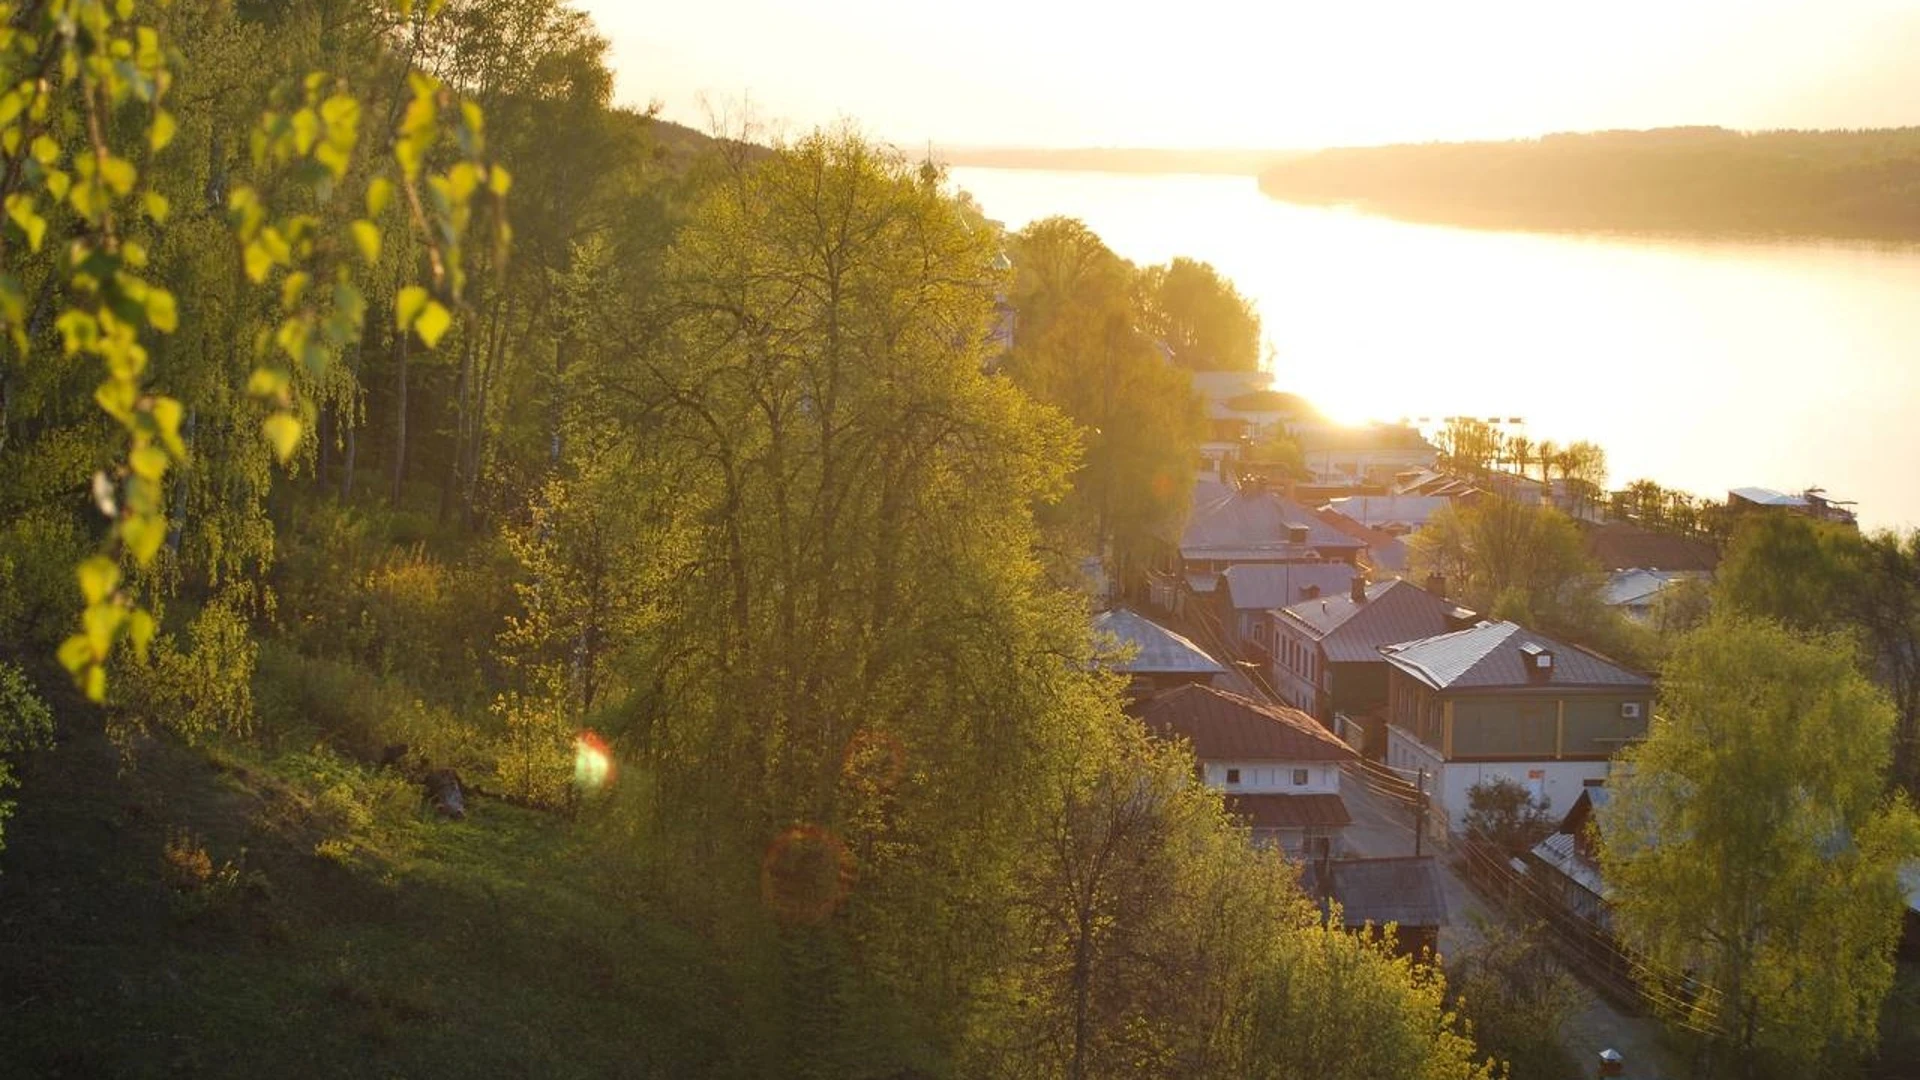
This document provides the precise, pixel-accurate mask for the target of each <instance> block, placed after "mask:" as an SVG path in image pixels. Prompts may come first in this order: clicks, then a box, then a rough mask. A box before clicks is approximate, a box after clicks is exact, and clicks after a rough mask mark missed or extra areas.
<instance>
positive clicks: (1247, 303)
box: [1138, 258, 1260, 371]
mask: <svg viewBox="0 0 1920 1080" xmlns="http://www.w3.org/2000/svg"><path fill="white" fill-rule="evenodd" d="M1138 294H1139V307H1140V313H1141V317H1142V318H1141V325H1142V328H1143V329H1144V330H1145V331H1146V332H1147V333H1148V334H1150V335H1152V336H1153V338H1155V339H1156V340H1157V341H1159V342H1160V343H1161V344H1162V345H1164V346H1165V347H1166V349H1167V352H1168V354H1169V355H1170V356H1171V357H1172V358H1173V362H1174V363H1176V364H1179V365H1180V366H1181V367H1184V368H1187V369H1188V370H1190V371H1253V370H1255V369H1257V368H1258V367H1259V366H1260V316H1259V314H1258V313H1257V312H1255V311H1254V307H1253V302H1252V301H1251V300H1248V299H1247V298H1246V297H1245V296H1242V295H1241V294H1240V290H1238V289H1236V288H1234V286H1233V282H1231V281H1228V280H1227V279H1226V278H1224V277H1222V276H1221V275H1220V272H1219V271H1217V270H1215V269H1214V268H1213V266H1212V265H1211V264H1209V263H1204V262H1200V261H1198V260H1196V259H1188V258H1176V259H1174V260H1173V261H1172V262H1170V263H1168V264H1167V265H1165V266H1151V267H1148V268H1147V269H1146V270H1145V271H1144V272H1143V273H1142V274H1141V275H1140V278H1139V282H1138Z"/></svg>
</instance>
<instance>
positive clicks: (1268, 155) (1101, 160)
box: [937, 147, 1305, 176]
mask: <svg viewBox="0 0 1920 1080" xmlns="http://www.w3.org/2000/svg"><path fill="white" fill-rule="evenodd" d="M937 153H938V156H939V158H940V160H941V161H943V162H945V163H946V164H948V165H961V166H974V167H978V168H984V169H1050V170H1057V171H1060V172H1117V173H1222V174H1230V175H1234V176H1258V175H1260V172H1261V170H1263V169H1266V168H1267V167H1269V166H1271V165H1274V164H1275V163H1277V162H1282V161H1286V160H1288V159H1289V158H1293V157H1297V156H1299V155H1301V154H1302V153H1305V151H1301V150H1155V149H1141V148H1126V147H1082V148H1069V149H1032V148H1021V147H1000V148H994V147H972V148H962V149H958V150H948V149H943V150H940V151H938V152H937Z"/></svg>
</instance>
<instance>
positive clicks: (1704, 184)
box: [1260, 127, 1920, 240]
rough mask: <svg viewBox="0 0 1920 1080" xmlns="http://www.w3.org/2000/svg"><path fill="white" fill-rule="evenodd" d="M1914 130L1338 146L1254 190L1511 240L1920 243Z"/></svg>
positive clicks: (1600, 135) (1620, 134)
mask: <svg viewBox="0 0 1920 1080" xmlns="http://www.w3.org/2000/svg"><path fill="white" fill-rule="evenodd" d="M1917 184H1920V128H1888V129H1868V130H1859V131H1766V132H1753V133H1745V132H1738V131H1729V130H1726V129H1724V128H1716V127H1684V128H1660V129H1654V130H1649V131H1604V132H1591V133H1567V134H1555V135H1547V136H1543V137H1541V138H1538V139H1523V140H1515V141H1511V142H1471V143H1423V144H1409V145H1394V146H1371V147H1343V148H1338V149H1329V150H1322V151H1318V152H1315V153H1311V154H1306V155H1302V156H1299V157H1295V158H1290V159H1288V160H1284V161H1279V162H1276V163H1275V164H1274V165H1272V166H1271V167H1270V168H1268V169H1266V170H1265V171H1264V172H1263V173H1261V176H1260V187H1261V190H1262V191H1264V192H1266V193H1267V194H1268V195H1270V196H1272V197H1274V198H1277V199H1283V200H1286V201H1289V202H1301V203H1311V204H1353V205H1355V206H1359V207H1361V208H1364V209H1367V210H1371V211H1374V212H1377V213H1382V214H1387V215H1390V216H1393V217H1400V218H1407V219H1410V220H1415V221H1428V222H1435V223H1440V224H1451V225H1466V226H1475V227H1487V228H1513V229H1576V230H1601V231H1616V230H1617V231H1634V232H1639V231H1644V232H1672V233H1730V234H1753V235H1770V234H1779V235H1796V236H1832V237H1845V238H1860V239H1888V240H1912V239H1916V238H1920V206H1916V204H1915V201H1914V199H1913V197H1912V193H1913V191H1914V189H1915V187H1916V185H1917Z"/></svg>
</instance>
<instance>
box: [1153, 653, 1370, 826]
mask: <svg viewBox="0 0 1920 1080" xmlns="http://www.w3.org/2000/svg"><path fill="white" fill-rule="evenodd" d="M1140 719H1141V721H1142V722H1143V723H1145V724H1146V725H1147V727H1148V729H1149V730H1151V731H1153V732H1155V733H1156V734H1159V735H1161V736H1162V737H1165V738H1174V739H1183V740H1185V741H1186V742H1188V743H1189V744H1191V745H1192V747H1193V756H1194V757H1195V758H1196V759H1197V760H1198V762H1199V765H1200V777H1201V780H1202V781H1203V782H1204V783H1205V784H1206V785H1207V786H1209V787H1213V788H1218V789H1220V790H1221V791H1223V792H1225V793H1226V796H1227V808H1228V809H1229V810H1231V811H1233V812H1234V813H1236V814H1239V815H1240V816H1241V817H1243V818H1245V819H1246V821H1247V822H1248V824H1249V825H1251V826H1252V828H1253V835H1254V838H1255V840H1257V841H1260V842H1263V843H1270V844H1278V845H1279V846H1280V847H1281V848H1282V849H1283V850H1285V851H1286V852H1287V853H1288V854H1290V855H1294V856H1300V855H1302V854H1303V853H1305V852H1307V851H1309V850H1317V845H1314V844H1313V841H1315V840H1319V839H1325V840H1327V841H1328V847H1329V851H1330V853H1331V854H1336V855H1337V854H1338V853H1339V851H1340V847H1341V842H1340V836H1341V833H1342V831H1343V830H1344V829H1345V828H1346V826H1348V825H1349V824H1352V821H1353V819H1352V817H1350V816H1349V815H1348V813H1347V806H1346V803H1345V802H1343V801H1342V800H1341V798H1340V765H1341V763H1342V762H1347V761H1353V760H1355V759H1356V758H1358V756H1359V755H1357V754H1355V753H1354V752H1353V749H1352V748H1351V747H1349V746H1347V744H1345V743H1343V742H1341V741H1340V740H1339V739H1336V738H1334V737H1333V735H1332V733H1330V732H1328V731H1327V730H1326V729H1325V728H1323V727H1321V726H1320V725H1319V723H1318V722H1316V721H1315V720H1314V719H1313V718H1312V717H1310V716H1308V715H1306V714H1305V713H1303V712H1301V711H1299V710H1298V709H1290V708H1287V707H1286V706H1284V705H1263V704H1261V703H1260V702H1257V701H1254V700H1252V699H1251V698H1245V697H1241V696H1240V695H1239V694H1234V693H1229V692H1227V691H1225V690H1220V689H1217V688H1215V687H1211V686H1184V687H1181V688H1179V689H1177V690H1170V691H1168V692H1167V693H1164V694H1161V695H1160V696H1159V697H1157V698H1155V699H1153V701H1151V702H1149V703H1148V704H1147V706H1146V707H1145V708H1144V709H1143V710H1142V711H1141V715H1140Z"/></svg>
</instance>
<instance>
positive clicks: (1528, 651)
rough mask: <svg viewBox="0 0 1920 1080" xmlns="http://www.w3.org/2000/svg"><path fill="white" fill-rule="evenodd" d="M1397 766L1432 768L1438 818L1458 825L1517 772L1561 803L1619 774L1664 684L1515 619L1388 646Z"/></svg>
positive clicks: (1391, 738)
mask: <svg viewBox="0 0 1920 1080" xmlns="http://www.w3.org/2000/svg"><path fill="white" fill-rule="evenodd" d="M1381 654H1382V655H1383V656H1384V657H1386V660H1387V664H1388V672H1387V715H1386V720H1387V725H1386V727H1387V756H1386V761H1387V764H1388V765H1389V766H1392V767H1394V768H1399V769H1404V770H1409V771H1411V770H1416V769H1421V768H1424V769H1425V770H1426V771H1427V775H1428V781H1427V791H1428V797H1429V799H1430V801H1431V803H1432V807H1433V810H1434V812H1435V816H1436V818H1437V819H1438V820H1442V821H1445V822H1446V823H1447V824H1448V825H1449V827H1451V828H1454V829H1458V828H1460V827H1461V822H1462V819H1463V817H1464V815H1465V814H1466V811H1467V789H1469V788H1471V787H1473V785H1475V784H1478V783H1481V782H1483V781H1491V780H1494V779H1497V778H1499V777H1503V776H1504V777H1507V778H1509V779H1512V780H1514V781H1516V782H1518V783H1520V784H1522V785H1524V786H1526V787H1527V788H1528V789H1529V790H1530V791H1531V792H1532V793H1533V795H1534V796H1535V798H1537V799H1539V800H1541V801H1543V802H1545V804H1546V805H1547V806H1548V807H1549V808H1559V807H1568V806H1571V805H1572V803H1573V800H1574V799H1575V798H1577V797H1578V796H1579V794H1580V792H1581V791H1582V790H1584V789H1585V787H1586V785H1587V783H1588V782H1589V781H1600V780H1604V779H1606V777H1607V774H1608V771H1609V769H1610V768H1611V762H1612V758H1613V756H1614V754H1616V753H1618V752H1619V751H1620V749H1621V748H1622V747H1624V746H1626V745H1627V744H1629V743H1631V742H1634V741H1636V740H1638V739H1641V738H1643V737H1645V735H1646V732H1647V723H1648V719H1649V717H1650V716H1651V714H1652V711H1653V691H1654V684H1653V679H1652V677H1650V676H1648V675H1646V674H1644V673H1642V672H1638V671H1634V670H1632V669H1630V668H1627V667H1624V666H1622V665H1620V664H1616V663H1614V662H1613V661H1611V660H1608V659H1606V658H1605V657H1602V656H1599V655H1597V654H1595V653H1592V652H1589V651H1587V650H1585V649H1582V648H1579V647H1577V646H1574V645H1568V644H1565V643H1562V642H1559V641H1555V640H1554V639H1552V638H1549V637H1546V636H1545V635H1542V634H1537V633H1534V632H1533V631H1531V630H1528V629H1526V628H1524V627H1522V626H1519V625H1517V624H1515V623H1512V622H1482V623H1480V624H1478V625H1476V626H1473V627H1471V628H1468V629H1465V630H1456V631H1454V632H1452V633H1447V634H1441V635H1439V636H1436V637H1430V638H1426V639H1423V640H1419V641H1411V642H1407V643H1404V644H1399V645H1391V646H1387V647H1385V648H1383V649H1382V650H1381Z"/></svg>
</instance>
